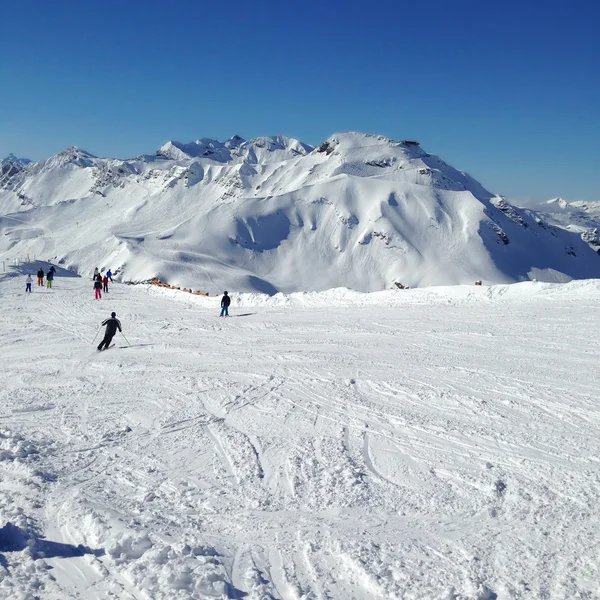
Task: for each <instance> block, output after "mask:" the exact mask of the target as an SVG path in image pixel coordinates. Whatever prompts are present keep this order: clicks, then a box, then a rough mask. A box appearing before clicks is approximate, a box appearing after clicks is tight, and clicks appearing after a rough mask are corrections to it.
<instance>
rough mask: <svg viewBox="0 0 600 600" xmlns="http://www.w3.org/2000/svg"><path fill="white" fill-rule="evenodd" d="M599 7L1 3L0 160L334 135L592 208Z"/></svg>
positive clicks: (599, 192)
mask: <svg viewBox="0 0 600 600" xmlns="http://www.w3.org/2000/svg"><path fill="white" fill-rule="evenodd" d="M599 5H600V3H599V2H597V0H596V1H587V2H582V1H577V0H575V1H569V2H567V1H564V0H561V1H560V2H558V1H555V0H546V1H541V0H540V1H531V0H529V1H528V0H521V1H519V2H516V1H512V0H507V1H504V2H489V1H487V0H473V1H461V0H457V1H455V2H450V1H448V0H430V1H429V2H417V1H416V0H415V1H414V2H402V1H401V0H395V1H388V0H378V1H377V2H366V1H361V2H356V1H354V0H345V1H343V2H342V1H338V0H329V1H327V0H320V1H312V0H303V1H301V2H286V1H285V0H277V1H271V0H265V1H261V0H258V1H257V2H246V1H244V2H242V1H238V0H232V1H229V2H203V1H201V0H189V1H184V0H171V1H168V0H164V1H162V2H153V1H151V2H140V1H137V0H127V1H125V0H121V1H120V2H114V1H111V0H105V1H102V2H82V1H81V0H78V1H77V2H75V1H71V0H60V1H58V2H49V1H48V0H37V1H35V0H30V1H28V2H25V1H23V2H17V1H15V2H7V3H3V6H2V9H1V11H0V53H1V56H2V60H1V61H0V155H1V156H4V155H5V154H8V153H9V152H14V153H15V154H17V155H20V156H26V157H29V158H33V159H40V158H44V157H47V156H49V155H51V154H54V153H56V152H58V151H60V150H62V149H64V148H66V147H67V146H70V145H77V146H81V147H83V148H85V149H86V150H89V151H90V152H92V153H94V154H97V155H101V156H118V157H123V158H125V157H130V156H135V155H138V154H141V153H146V152H148V153H149V152H153V151H154V150H155V149H156V148H157V147H158V146H159V145H161V144H162V143H164V142H165V141H167V140H169V139H174V140H179V141H191V140H194V139H197V138H198V137H215V138H218V139H225V138H227V137H230V136H231V135H233V134H235V133H237V134H239V135H241V136H242V137H245V138H250V137H254V136H258V135H271V134H282V135H288V136H292V137H297V138H299V139H301V140H303V141H305V142H307V143H311V144H317V143H319V142H321V141H322V140H323V139H325V138H327V137H328V136H329V135H331V134H332V133H335V132H339V131H348V130H353V131H362V132H368V133H381V134H385V135H388V136H390V137H392V138H400V139H402V138H415V139H418V140H420V141H421V143H422V145H423V147H424V148H425V149H426V150H427V151H429V152H432V153H434V154H438V155H440V156H441V157H442V158H444V159H445V160H446V161H447V162H450V163H451V164H453V165H454V166H456V167H458V168H460V169H463V170H466V171H468V172H470V173H471V174H472V175H473V176H474V177H476V178H477V179H479V180H480V181H481V182H482V183H483V184H484V185H485V186H486V187H488V188H489V189H491V190H492V191H494V192H498V193H502V194H505V195H508V196H509V197H513V198H514V197H519V198H525V197H533V198H539V199H543V198H546V197H551V196H555V195H561V196H564V197H566V198H568V199H588V200H600V150H599V147H600V146H599V144H600V41H599V40H600V36H599V34H598V23H599V22H600V6H599Z"/></svg>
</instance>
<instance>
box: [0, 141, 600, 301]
mask: <svg viewBox="0 0 600 600" xmlns="http://www.w3.org/2000/svg"><path fill="white" fill-rule="evenodd" d="M0 214H2V215H3V216H2V218H0V229H1V230H2V232H3V236H2V237H1V240H0V254H2V255H3V256H5V257H7V258H10V257H12V256H14V255H15V254H20V255H21V256H23V255H26V254H29V255H30V256H31V255H36V256H44V257H45V258H52V259H54V260H56V261H57V262H61V264H63V265H65V266H67V267H69V268H71V269H73V270H76V271H77V272H79V273H81V274H85V275H87V274H90V273H91V272H92V271H93V269H94V267H100V268H107V267H111V268H112V270H113V272H114V271H117V272H118V273H119V277H120V278H121V279H122V280H127V281H145V280H148V279H151V278H153V277H158V278H160V279H163V280H166V281H169V282H170V283H173V284H176V285H181V286H185V287H193V288H194V289H205V290H207V291H210V292H211V293H217V292H218V291H221V290H222V289H235V290H244V291H261V292H266V293H276V292H278V291H284V292H293V291H306V290H322V289H328V288H333V287H340V286H342V287H350V288H354V289H357V290H360V291H373V290H378V289H384V288H388V287H390V286H391V285H393V283H394V282H395V281H401V282H402V283H403V284H405V285H410V286H411V287H413V286H423V285H437V284H451V283H472V282H473V281H474V280H477V279H481V280H484V281H488V282H493V283H508V282H512V281H522V280H526V279H532V278H538V279H540V278H541V279H547V280H551V281H563V280H568V279H570V278H585V277H599V276H600V260H599V259H598V257H597V255H596V254H595V253H594V251H593V249H592V248H590V246H589V245H588V244H587V243H586V242H585V241H584V240H582V239H581V235H579V234H578V233H576V232H570V231H566V230H564V229H561V228H560V227H557V226H555V225H553V224H551V223H547V222H546V221H545V220H544V219H543V218H542V217H541V216H540V214H539V213H536V212H535V211H532V210H528V209H519V208H517V207H514V206H512V205H511V204H509V203H508V202H507V201H506V200H505V199H504V198H502V197H501V196H497V195H494V194H492V193H491V192H489V191H488V190H487V189H486V188H484V187H483V186H482V185H481V184H480V183H479V182H477V181H476V180H475V179H473V178H472V177H471V176H469V175H468V174H467V173H465V172H463V171H460V170H458V169H456V168H454V167H452V166H450V165H448V164H447V163H446V162H445V161H443V160H442V159H441V158H439V157H437V156H435V155H433V154H430V153H428V152H426V151H425V150H424V149H423V148H422V147H421V146H420V145H419V144H418V143H417V142H415V141H410V140H404V141H395V140H391V139H390V138H387V137H385V136H381V135H373V134H361V133H356V132H349V133H341V134H335V135H332V136H331V137H330V138H328V139H327V140H326V141H325V142H323V143H322V144H321V145H319V146H318V147H313V146H310V145H308V144H303V143H302V142H300V141H299V140H296V139H294V138H288V137H285V136H264V137H259V138H254V139H253V140H249V141H246V140H243V139H242V138H240V137H239V136H234V137H232V138H229V140H226V141H225V142H219V141H218V140H210V139H208V138H200V139H198V140H196V142H191V143H189V144H180V143H179V142H167V143H166V144H164V145H163V146H161V147H160V148H159V149H158V150H157V153H156V154H155V155H141V156H138V157H136V158H134V159H125V160H122V159H113V158H98V157H95V156H93V155H92V154H90V153H88V152H86V151H85V150H81V149H79V148H76V147H71V148H68V149H66V150H65V151H63V152H61V153H59V154H57V155H55V156H53V157H50V158H49V159H47V160H45V161H40V162H38V163H33V164H30V165H27V166H25V167H23V168H22V169H20V170H18V171H17V172H15V173H13V174H12V176H11V177H8V178H4V179H2V180H0Z"/></svg>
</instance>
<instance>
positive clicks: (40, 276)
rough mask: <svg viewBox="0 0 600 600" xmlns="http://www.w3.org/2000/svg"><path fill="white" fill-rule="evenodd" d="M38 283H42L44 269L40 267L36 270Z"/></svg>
mask: <svg viewBox="0 0 600 600" xmlns="http://www.w3.org/2000/svg"><path fill="white" fill-rule="evenodd" d="M37 278H38V285H44V269H42V268H41V267H40V270H39V271H38V272H37Z"/></svg>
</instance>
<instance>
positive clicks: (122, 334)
mask: <svg viewBox="0 0 600 600" xmlns="http://www.w3.org/2000/svg"><path fill="white" fill-rule="evenodd" d="M121 335H122V336H123V337H124V338H125V341H126V342H127V345H128V346H131V344H130V343H129V340H128V339H127V338H126V337H125V334H124V333H123V332H122V331H121Z"/></svg>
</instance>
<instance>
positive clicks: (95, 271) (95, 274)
mask: <svg viewBox="0 0 600 600" xmlns="http://www.w3.org/2000/svg"><path fill="white" fill-rule="evenodd" d="M99 274H100V271H99V269H98V267H96V268H95V269H94V278H93V280H92V281H96V279H98V275H99Z"/></svg>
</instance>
